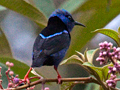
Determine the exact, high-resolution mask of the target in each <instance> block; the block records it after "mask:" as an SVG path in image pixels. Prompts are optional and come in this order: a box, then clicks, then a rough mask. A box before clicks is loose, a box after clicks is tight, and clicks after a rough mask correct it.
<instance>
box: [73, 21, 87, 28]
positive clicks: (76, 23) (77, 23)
mask: <svg viewBox="0 0 120 90" xmlns="http://www.w3.org/2000/svg"><path fill="white" fill-rule="evenodd" d="M74 24H75V25H80V26H83V27H86V26H85V25H83V24H82V23H79V22H77V21H75V22H74Z"/></svg>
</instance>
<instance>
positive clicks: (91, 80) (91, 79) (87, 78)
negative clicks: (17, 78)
mask: <svg viewBox="0 0 120 90" xmlns="http://www.w3.org/2000/svg"><path fill="white" fill-rule="evenodd" d="M61 81H62V82H71V81H85V82H93V83H96V84H99V82H98V81H97V80H96V79H94V78H93V77H83V78H61ZM43 82H58V79H40V80H37V81H34V82H31V83H30V84H29V85H28V84H25V85H23V86H20V87H17V88H13V89H12V90H20V89H24V88H27V87H30V86H33V85H37V84H40V83H43Z"/></svg>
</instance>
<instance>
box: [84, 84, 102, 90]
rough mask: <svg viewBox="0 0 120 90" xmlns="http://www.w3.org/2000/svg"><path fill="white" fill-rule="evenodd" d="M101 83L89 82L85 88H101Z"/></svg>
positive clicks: (88, 89)
mask: <svg viewBox="0 0 120 90" xmlns="http://www.w3.org/2000/svg"><path fill="white" fill-rule="evenodd" d="M99 87H100V86H99V85H97V84H95V83H90V84H87V86H86V88H85V90H99Z"/></svg>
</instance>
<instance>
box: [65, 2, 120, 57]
mask: <svg viewBox="0 0 120 90" xmlns="http://www.w3.org/2000/svg"><path fill="white" fill-rule="evenodd" d="M73 1H74V0H73ZM80 1H81V0H80ZM93 2H94V3H93ZM119 2H120V1H119V0H115V1H113V0H111V5H110V10H109V11H107V10H106V6H107V2H105V1H101V0H92V1H91V0H88V1H87V2H85V3H84V4H83V5H82V6H80V7H79V8H77V9H76V10H75V11H74V12H73V13H72V14H73V18H74V20H77V21H78V22H81V23H83V24H84V25H85V26H86V28H84V27H79V26H75V27H74V28H73V30H72V32H71V45H70V48H69V50H68V52H67V54H66V58H67V57H70V56H71V55H73V54H75V50H76V51H81V50H84V48H85V45H86V44H87V43H89V42H91V39H92V38H93V37H94V36H95V35H96V33H91V32H92V31H94V30H96V29H98V28H102V27H104V26H105V25H107V24H108V23H109V22H110V21H111V20H112V19H113V18H115V17H116V16H117V15H118V14H119V13H120V7H119V6H120V4H119ZM71 6H73V7H74V5H71ZM100 7H101V8H100ZM116 8H118V9H116ZM94 43H95V42H94Z"/></svg>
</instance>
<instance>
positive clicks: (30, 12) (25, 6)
mask: <svg viewBox="0 0 120 90" xmlns="http://www.w3.org/2000/svg"><path fill="white" fill-rule="evenodd" d="M0 5H2V6H4V7H6V8H8V9H11V10H13V11H15V12H17V13H20V14H22V15H24V16H26V17H28V18H30V19H31V20H33V21H35V22H36V23H37V24H38V25H39V26H40V27H45V25H46V22H47V19H46V17H45V16H44V15H43V13H41V12H40V11H39V10H38V9H37V8H35V7H34V6H32V5H31V4H29V3H27V2H26V1H24V0H0Z"/></svg>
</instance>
